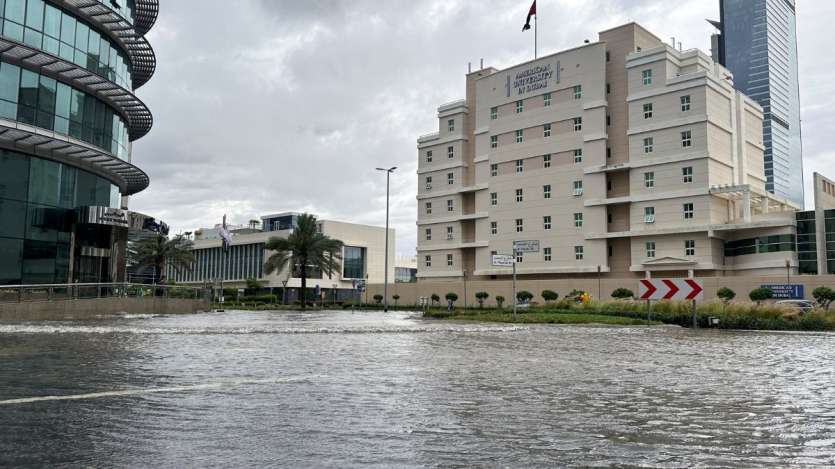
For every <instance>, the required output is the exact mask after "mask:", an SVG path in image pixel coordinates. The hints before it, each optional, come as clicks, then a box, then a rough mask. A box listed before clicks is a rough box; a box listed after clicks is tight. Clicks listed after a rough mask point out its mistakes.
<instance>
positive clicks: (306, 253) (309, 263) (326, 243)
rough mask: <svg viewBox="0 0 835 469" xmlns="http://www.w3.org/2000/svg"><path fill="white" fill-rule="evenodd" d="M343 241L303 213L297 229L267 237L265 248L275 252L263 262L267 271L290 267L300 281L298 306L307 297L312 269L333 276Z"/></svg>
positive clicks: (271, 271) (337, 265)
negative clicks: (317, 226) (324, 230)
mask: <svg viewBox="0 0 835 469" xmlns="http://www.w3.org/2000/svg"><path fill="white" fill-rule="evenodd" d="M342 245H343V243H342V241H339V240H337V239H332V238H330V237H328V236H325V235H323V234H322V233H319V232H318V231H317V230H316V217H314V216H313V215H310V214H308V213H305V214H303V215H301V216H299V218H298V222H297V224H296V228H295V229H294V230H293V232H292V233H290V236H288V237H286V238H270V239H269V241H267V244H266V248H267V250H268V251H273V252H274V254H273V255H271V256H270V258H269V259H267V262H266V264H265V265H264V270H265V271H266V273H267V274H268V275H269V274H272V273H273V272H276V271H279V272H280V271H282V270H284V269H286V268H290V267H292V268H293V269H294V271H295V272H298V274H299V278H301V281H302V298H301V304H302V305H301V306H302V309H304V308H305V305H306V302H307V301H306V300H307V295H306V292H307V274H308V271H310V270H312V269H318V270H319V271H321V272H322V273H326V274H328V275H332V274H333V271H335V270H337V269H339V261H340V260H341V259H342Z"/></svg>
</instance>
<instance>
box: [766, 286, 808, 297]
mask: <svg viewBox="0 0 835 469" xmlns="http://www.w3.org/2000/svg"><path fill="white" fill-rule="evenodd" d="M762 287H763V288H768V289H769V290H771V291H772V292H774V299H775V300H802V299H805V298H806V295H805V293H806V292H805V289H804V287H803V285H787V284H776V285H763V286H762Z"/></svg>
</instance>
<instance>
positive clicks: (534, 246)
mask: <svg viewBox="0 0 835 469" xmlns="http://www.w3.org/2000/svg"><path fill="white" fill-rule="evenodd" d="M513 252H539V241H514V242H513Z"/></svg>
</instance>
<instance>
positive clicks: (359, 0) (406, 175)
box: [131, 0, 833, 254]
mask: <svg viewBox="0 0 835 469" xmlns="http://www.w3.org/2000/svg"><path fill="white" fill-rule="evenodd" d="M714 3H715V2H712V1H711V2H704V1H699V2H696V1H692V2H689V3H687V4H683V5H681V4H679V5H677V6H676V8H675V9H670V8H669V3H668V2H662V1H658V0H640V1H617V0H600V1H590V0H561V1H558V0H552V1H549V2H540V5H539V9H540V19H539V26H540V30H539V33H540V45H541V48H542V52H543V53H547V52H556V51H558V50H560V49H564V48H568V47H573V46H576V45H577V44H579V43H581V42H582V41H583V39H591V40H594V39H596V37H597V32H598V31H600V30H603V29H606V28H609V27H612V26H616V25H617V24H620V23H623V22H626V21H632V20H634V21H638V22H641V23H642V24H644V25H645V26H647V27H648V28H650V29H651V30H653V31H655V32H656V33H657V34H658V35H659V36H660V37H662V38H665V37H669V36H676V37H677V38H679V39H680V40H681V41H682V42H684V44H685V46H689V47H700V48H703V49H707V48H708V47H709V34H710V33H711V28H710V26H709V25H707V23H705V22H704V21H703V19H704V18H708V17H716V16H717V15H718V7H717V5H715V4H714ZM230 5H231V6H230ZM528 6H529V4H528V1H527V0H489V1H488V0H485V1H478V2H475V1H465V0H458V1H455V0H401V1H386V2H380V1H379V0H377V1H370V0H369V1H366V0H354V1H336V0H331V1H326V0H317V1H310V0H307V1H304V2H301V1H294V0H237V1H235V2H228V1H224V0H199V1H198V0H173V1H172V0H168V1H165V2H162V5H161V7H162V10H161V12H160V20H159V22H158V23H157V26H156V27H155V29H154V30H153V31H152V33H151V34H150V40H151V41H152V43H153V45H154V47H155V49H156V52H157V57H158V61H159V66H158V72H157V75H156V76H155V78H154V79H153V80H152V81H151V82H150V83H149V84H148V85H146V86H145V87H144V88H142V89H140V90H139V95H140V96H141V97H142V98H143V99H144V100H145V101H146V102H147V103H148V105H149V106H150V107H151V109H152V110H153V112H154V115H155V120H156V124H155V127H154V130H153V131H152V133H151V134H150V135H149V136H148V137H146V138H145V139H143V140H140V141H139V142H137V143H136V144H135V147H134V161H135V162H136V163H137V164H138V165H140V166H141V167H142V168H144V169H146V170H147V171H148V172H149V174H150V175H151V178H152V183H151V188H150V189H149V190H147V191H146V192H144V193H142V194H139V195H138V196H136V197H134V199H133V201H132V202H131V205H132V208H134V209H136V210H139V211H143V212H146V213H151V214H155V215H158V216H160V217H161V218H163V219H165V220H167V221H169V222H170V223H171V224H172V226H173V227H174V228H175V230H190V229H193V228H195V227H198V226H208V225H212V224H214V223H217V222H219V221H220V219H221V217H222V216H223V214H224V213H227V214H229V216H230V219H231V220H232V221H234V222H237V223H243V222H246V221H247V220H249V219H251V218H257V217H258V216H260V215H263V214H266V213H271V212H276V211H283V210H308V211H311V212H314V213H317V214H319V215H320V216H323V217H327V218H333V219H340V220H348V221H356V222H360V223H370V224H382V223H384V221H385V219H384V217H385V177H384V175H382V174H378V173H377V172H376V171H374V168H375V167H377V166H382V165H396V166H399V167H400V170H399V171H398V173H397V174H396V175H395V176H394V178H393V179H392V222H393V224H394V227H395V228H396V229H397V230H398V237H397V242H398V246H397V247H398V251H399V252H400V253H402V254H410V253H413V252H414V246H415V243H416V227H415V218H416V210H417V209H416V202H415V193H416V189H417V177H416V175H415V170H416V167H417V152H416V149H415V140H416V138H417V136H418V135H420V134H424V133H427V132H431V131H434V130H436V129H437V119H436V117H435V109H436V108H437V106H438V105H439V104H441V103H444V102H448V101H452V100H455V99H458V98H460V97H461V96H462V94H463V91H464V90H463V85H464V73H465V72H466V67H467V62H473V64H476V63H477V62H478V60H479V59H480V58H482V57H483V58H484V59H485V63H486V64H487V65H492V66H496V67H499V68H501V67H505V66H508V65H511V64H513V63H515V62H518V61H521V60H525V59H528V58H529V57H530V56H531V55H532V39H533V38H532V35H531V34H529V33H528V34H525V33H522V32H521V26H522V23H523V22H524V15H525V13H526V10H527V8H528ZM804 8H806V9H808V11H806V10H804ZM800 13H801V18H800V22H801V27H806V25H807V24H808V26H809V27H810V28H811V27H812V26H814V27H815V28H820V29H817V31H818V32H817V33H816V32H815V30H812V29H809V30H806V31H805V32H803V33H802V34H801V59H802V60H803V62H802V68H803V73H805V74H806V76H805V77H804V86H808V88H805V89H804V93H803V94H804V104H805V105H807V108H805V109H804V119H805V120H806V124H805V129H804V131H805V135H806V137H807V140H806V144H807V146H806V154H807V155H809V156H811V158H810V161H811V163H810V165H811V166H814V167H818V166H821V167H823V165H822V164H821V162H822V161H823V160H825V158H826V157H828V156H831V155H829V153H831V152H830V151H829V150H828V148H827V145H826V143H827V141H826V137H824V135H826V134H825V133H824V130H823V127H822V126H821V125H822V124H823V123H826V124H828V123H830V121H831V120H832V112H831V111H830V110H831V109H832V106H831V105H829V103H828V100H830V99H831V98H829V96H831V95H832V93H829V92H828V90H829V88H828V87H829V86H830V85H829V84H828V83H827V80H826V79H825V78H824V75H823V74H824V73H825V72H824V71H826V72H828V71H830V70H832V63H831V60H832V59H831V58H827V55H826V54H824V53H823V51H824V49H823V48H824V47H825V46H824V44H825V43H826V38H825V35H823V34H820V31H823V28H824V27H825V25H824V24H823V21H825V19H824V18H826V17H832V15H831V13H833V11H832V7H830V6H818V5H815V6H814V7H813V6H801V9H800ZM825 13H829V15H827V14H825ZM817 52H820V53H817ZM813 60H814V61H815V63H812V62H811V61H813ZM820 61H824V62H826V61H829V62H830V63H828V67H827V66H824V64H821V63H820ZM810 77H815V81H814V83H809V82H808V79H809V78H810ZM812 89H813V90H815V94H816V96H814V97H812V96H809V94H810V91H809V90H812ZM818 93H822V95H824V96H826V99H824V100H822V99H820V97H819V96H818ZM810 120H813V122H810ZM818 123H820V125H819V124H818ZM827 155H828V156H827Z"/></svg>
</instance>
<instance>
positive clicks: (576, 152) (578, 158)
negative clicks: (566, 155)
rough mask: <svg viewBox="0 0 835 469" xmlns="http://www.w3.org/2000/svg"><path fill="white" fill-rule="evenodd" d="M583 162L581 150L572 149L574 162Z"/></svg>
mask: <svg viewBox="0 0 835 469" xmlns="http://www.w3.org/2000/svg"><path fill="white" fill-rule="evenodd" d="M582 162H583V150H582V149H577V150H574V164H580V163H582Z"/></svg>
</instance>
